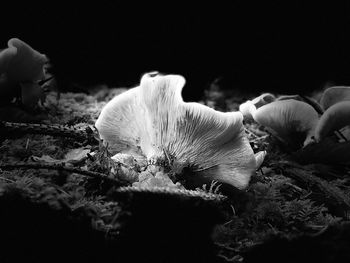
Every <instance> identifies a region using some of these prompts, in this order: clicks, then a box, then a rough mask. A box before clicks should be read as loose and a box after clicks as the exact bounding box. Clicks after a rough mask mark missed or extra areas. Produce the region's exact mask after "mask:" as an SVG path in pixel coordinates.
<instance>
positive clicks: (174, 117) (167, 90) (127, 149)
mask: <svg viewBox="0 0 350 263" xmlns="http://www.w3.org/2000/svg"><path fill="white" fill-rule="evenodd" d="M184 85H185V79H184V78H183V77H182V76H179V75H166V76H160V75H157V76H152V75H150V74H145V75H144V76H143V77H142V79H141V83H140V86H139V87H136V88H133V89H130V90H128V91H127V92H125V93H123V94H120V95H118V96H117V97H115V98H114V99H112V100H111V101H110V102H109V103H108V104H107V105H106V106H105V107H104V108H103V110H102V112H101V114H100V116H99V118H98V120H97V121H96V124H95V125H96V127H97V129H98V131H99V133H100V136H101V138H102V139H103V140H104V141H105V142H106V143H108V145H109V147H110V149H111V150H112V151H114V152H124V153H131V154H133V155H134V156H138V157H142V156H144V158H147V160H152V159H154V158H160V159H170V160H172V162H173V163H175V164H176V166H177V167H178V166H180V167H181V166H182V167H183V168H184V167H190V168H191V169H192V171H193V172H194V174H195V175H194V176H197V177H198V178H199V179H200V180H202V179H203V178H204V179H205V180H207V181H211V180H217V181H219V182H223V183H228V184H230V185H233V186H235V187H237V188H238V189H243V188H245V187H246V186H247V185H248V183H249V180H250V177H251V175H252V173H254V172H255V170H256V166H257V162H256V159H255V156H254V152H253V150H252V148H251V147H250V145H249V141H248V139H247V137H246V135H245V133H244V127H243V123H242V119H243V116H242V114H241V113H240V112H228V113H222V112H219V111H215V110H214V109H211V108H209V107H207V106H204V105H201V104H199V103H186V102H184V101H183V100H182V97H181V91H182V88H183V86H184ZM135 158H136V159H137V157H135Z"/></svg>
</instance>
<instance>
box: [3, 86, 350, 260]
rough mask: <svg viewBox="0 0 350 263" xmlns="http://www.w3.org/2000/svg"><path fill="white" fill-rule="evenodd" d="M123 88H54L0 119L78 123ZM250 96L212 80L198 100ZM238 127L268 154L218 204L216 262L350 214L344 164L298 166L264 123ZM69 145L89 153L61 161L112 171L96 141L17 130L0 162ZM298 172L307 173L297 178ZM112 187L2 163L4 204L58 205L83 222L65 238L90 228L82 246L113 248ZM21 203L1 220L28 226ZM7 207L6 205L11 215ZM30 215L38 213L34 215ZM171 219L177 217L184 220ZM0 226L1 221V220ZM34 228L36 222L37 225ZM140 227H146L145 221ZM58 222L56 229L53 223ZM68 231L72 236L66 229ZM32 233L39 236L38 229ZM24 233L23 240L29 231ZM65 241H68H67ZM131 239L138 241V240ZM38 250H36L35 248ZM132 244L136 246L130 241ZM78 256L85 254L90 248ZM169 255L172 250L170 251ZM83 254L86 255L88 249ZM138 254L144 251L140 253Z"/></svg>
mask: <svg viewBox="0 0 350 263" xmlns="http://www.w3.org/2000/svg"><path fill="white" fill-rule="evenodd" d="M124 90H125V89H106V88H101V89H96V91H95V92H93V91H92V92H91V93H90V94H82V93H64V94H61V98H60V100H59V103H57V101H56V96H55V94H53V93H52V94H50V95H49V96H48V97H47V101H46V106H45V107H44V108H41V109H40V110H39V112H40V114H37V115H33V114H32V113H31V114H29V113H27V112H26V111H22V110H19V109H16V107H12V108H11V111H8V109H9V108H8V107H3V108H2V109H0V111H2V114H1V116H6V118H5V117H2V118H3V119H5V120H7V121H13V122H28V120H29V122H37V123H38V122H40V123H46V124H63V125H72V126H74V127H77V128H81V127H86V126H87V125H93V124H94V122H95V120H96V118H97V117H98V114H99V112H100V110H101V109H102V107H103V106H104V105H105V103H106V102H107V101H108V100H110V99H111V98H112V97H113V96H115V95H116V94H119V93H120V92H122V91H124ZM251 97H253V95H252V96H249V95H247V94H239V93H234V92H224V91H221V90H220V89H219V88H218V87H214V88H213V89H212V90H209V91H207V92H206V95H205V97H204V98H203V100H202V101H201V103H204V104H206V105H208V106H210V107H213V108H216V109H218V110H223V111H228V110H237V109H238V105H239V103H241V102H243V101H245V100H246V99H249V98H251ZM6 112H11V113H10V114H8V113H6ZM245 127H246V131H247V136H248V137H249V140H250V142H251V145H252V147H253V149H254V150H255V151H259V150H267V151H268V154H267V157H266V159H265V161H264V163H263V165H262V167H261V168H260V169H259V170H258V171H257V174H256V175H255V176H254V177H253V178H252V181H251V184H250V186H249V188H248V190H247V191H246V192H242V193H238V194H234V195H232V196H230V198H229V201H228V203H226V204H225V207H224V208H222V210H223V211H222V212H223V214H224V215H225V219H224V220H221V224H219V225H217V226H216V227H215V229H214V232H213V233H212V239H213V241H214V242H215V244H216V245H217V248H218V249H217V250H216V256H217V259H218V261H219V260H221V261H222V262H225V261H226V262H241V261H242V260H243V259H244V254H245V253H249V249H251V248H254V247H255V246H256V245H257V244H261V243H264V242H266V241H267V240H269V239H270V238H271V237H274V236H283V237H288V238H293V237H298V236H300V235H304V234H314V233H317V232H319V231H322V230H324V229H325V228H326V227H327V226H329V225H330V224H338V223H340V222H347V221H348V220H349V211H350V206H349V204H350V194H349V193H350V180H349V178H350V177H349V173H350V172H349V169H348V167H338V166H337V167H336V166H329V165H325V164H318V165H314V164H310V165H299V164H297V163H295V162H293V161H292V160H291V159H290V157H289V152H288V149H287V150H286V149H285V148H284V147H283V146H281V145H280V143H279V142H278V141H277V140H276V139H275V138H273V137H271V136H270V135H269V134H268V133H267V132H266V131H265V130H264V129H263V127H259V126H258V125H257V124H256V123H254V122H246V123H245ZM74 149H78V153H79V151H80V152H81V151H83V150H88V151H89V153H90V155H89V157H88V158H80V159H79V160H74V161H72V160H68V161H70V162H69V166H71V167H76V168H81V169H85V170H86V169H87V170H91V171H97V172H104V173H106V172H107V173H108V172H111V169H112V168H113V167H111V165H110V163H109V159H108V158H109V156H108V154H106V153H104V152H103V150H104V149H103V147H101V146H100V145H98V143H96V144H86V143H82V142H78V141H76V140H74V139H72V138H65V137H58V136H49V135H31V134H20V135H16V136H7V137H3V138H2V141H1V146H0V158H1V163H16V162H27V161H33V158H34V160H35V158H40V157H42V158H44V159H41V160H40V159H39V162H40V161H43V160H44V161H45V160H47V159H45V158H47V156H49V157H52V158H53V159H55V160H62V159H63V158H64V157H65V156H66V154H67V153H68V152H70V151H71V150H74ZM45 156H46V157H45ZM37 161H38V160H37ZM66 161H67V160H66ZM300 178H307V179H308V180H306V181H305V180H299V179H300ZM315 178H317V179H315ZM314 179H315V180H314ZM322 187H323V188H322ZM113 189H114V188H113V185H110V184H109V183H107V182H101V181H100V180H98V179H91V178H88V177H87V176H85V175H82V174H78V173H70V172H67V171H58V170H47V169H11V170H6V169H3V170H1V172H0V195H1V197H0V199H1V201H2V202H4V204H6V200H9V203H8V204H11V202H13V204H14V205H18V204H17V203H16V202H14V201H13V200H12V199H11V198H9V196H21V197H23V198H24V200H27V201H26V202H28V204H29V203H30V204H34V206H35V204H38V206H41V205H44V206H47V207H49V208H47V207H45V209H48V210H47V211H46V210H45V209H44V210H40V211H41V212H40V216H42V217H43V218H46V216H48V215H47V214H46V213H50V212H49V210H50V209H52V210H54V211H65V212H64V213H63V214H62V213H61V214H60V218H61V217H62V220H70V222H73V223H72V224H73V225H74V224H76V222H78V225H79V224H80V223H79V222H84V224H82V225H84V228H82V229H81V231H80V232H79V231H77V232H76V233H75V232H74V231H73V232H74V233H73V232H69V231H68V232H67V231H66V232H64V233H65V234H67V235H68V236H66V238H67V240H69V239H70V238H71V237H72V236H74V235H81V233H82V232H84V231H93V232H94V231H95V232H94V235H92V236H93V238H92V236H91V235H90V236H89V238H90V239H91V240H93V241H91V240H90V239H89V238H88V239H87V240H90V241H91V243H90V245H86V246H85V248H86V249H91V250H94V247H93V246H92V244H93V245H95V246H101V242H102V243H104V242H107V241H108V242H110V243H108V246H107V247H108V249H110V248H111V246H112V245H111V244H113V246H116V248H114V247H113V249H111V250H113V251H118V247H117V246H118V244H119V245H120V243H118V233H119V231H121V230H122V229H123V216H125V214H127V213H128V211H126V210H125V209H124V208H123V206H121V205H120V202H119V201H118V200H117V199H111V198H109V196H108V195H109V194H110V192H111V191H112V192H113ZM324 190H326V192H325V191H324ZM14 193H15V194H14ZM11 200H12V201H11ZM16 200H17V199H16ZM26 204H27V203H25V204H24V205H23V204H22V206H21V205H18V208H17V207H14V208H12V209H14V210H16V209H23V207H25V213H24V212H23V213H21V211H16V212H13V211H12V210H11V209H10V210H9V209H8V208H5V206H4V208H3V209H2V210H3V212H5V213H9V216H10V219H9V221H6V222H7V223H8V224H9V226H8V227H12V228H16V227H18V229H21V227H20V226H18V225H17V226H16V225H15V224H13V223H9V222H16V224H22V225H26V226H27V227H28V228H31V227H33V225H32V224H33V222H31V221H30V220H29V219H28V222H26V220H27V216H28V217H29V218H32V216H33V215H30V214H31V213H36V212H37V211H38V207H36V208H32V211H31V210H30V209H29V208H30V206H29V205H28V204H27V205H26ZM0 210H1V208H0ZM9 211H12V212H11V213H12V214H11V213H10V212H9ZM43 211H44V212H43ZM50 211H51V210H50ZM208 211H209V210H208ZM208 213H209V212H208ZM159 215H161V212H159ZM15 216H21V217H23V218H21V220H19V221H18V220H17V219H15V218H14V219H13V221H11V217H15ZM202 216H203V221H205V220H207V219H206V215H205V214H203V215H202ZM209 217H210V215H208V218H209ZM48 218H50V217H48ZM82 218H83V219H82ZM165 218H166V217H165ZM56 219H57V218H56ZM35 220H40V219H39V217H37V218H36V219H35ZM48 220H49V219H48ZM58 221H59V220H58V219H57V222H58ZM214 221H215V220H214ZM55 222H56V221H55ZM57 222H56V223H57ZM178 223H179V224H184V222H178ZM72 224H71V223H69V224H66V225H67V228H68V225H69V229H70V228H71V227H72ZM172 224H176V222H169V225H167V224H166V222H165V225H167V227H168V229H169V233H173V232H172V231H170V229H172V228H174V225H172ZM66 225H64V226H66ZM1 227H2V228H4V229H5V228H6V226H4V225H2V226H1ZM35 227H37V228H40V225H36V226H35ZM144 227H145V228H147V225H146V226H144ZM152 227H154V226H152ZM52 228H56V226H55V224H54V223H52V224H49V225H48V226H47V228H45V229H46V230H47V231H51V230H50V229H52ZM57 228H58V229H59V227H58V226H57ZM63 229H64V227H63ZM176 229H177V228H176ZM203 231H204V230H203ZM205 231H206V230H205ZM205 231H204V232H205ZM15 232H16V231H15ZM38 232H40V231H39V230H38ZM53 232H54V231H53ZM35 233H36V231H29V230H28V231H27V232H24V233H23V235H35ZM101 233H102V235H100V234H101ZM145 233H148V232H145ZM70 234H71V235H72V236H69V235H70ZM95 234H96V235H95ZM16 235H17V236H16V238H17V239H15V238H14V239H13V240H21V233H16ZM164 235H166V233H164ZM10 236H11V235H10ZM39 237H41V238H44V237H42V236H40V235H39ZM45 238H47V236H45ZM134 238H135V236H134ZM23 240H26V242H30V241H29V239H28V237H27V238H24V239H23ZM106 240H107V241H106ZM115 240H117V241H116V243H113V242H114V241H115ZM124 240H125V239H124ZM76 242H80V241H76ZM160 242H161V241H160ZM193 242H196V241H193ZM68 243H69V244H70V245H74V244H73V243H72V242H68ZM130 243H131V244H132V242H130ZM135 244H138V245H140V243H139V242H135ZM13 245H14V246H16V245H17V244H13ZM193 246H195V244H193ZM24 247H25V246H24ZM38 249H39V250H40V247H38ZM46 249H47V248H46ZM70 249H71V248H70ZM95 249H97V248H96V247H95ZM133 249H135V251H137V250H138V248H137V247H134V248H133ZM154 249H155V251H150V253H158V252H157V249H156V248H154ZM172 249H173V251H174V253H177V252H176V251H177V249H178V248H177V247H174V248H172ZM101 251H104V252H105V253H109V252H106V251H107V250H106V249H105V250H101ZM108 251H110V250H108ZM169 251H171V250H169ZM247 251H248V252H247ZM38 253H40V252H38ZM57 253H60V252H57ZM115 253H118V252H115ZM78 254H79V253H78ZM84 255H85V256H86V255H89V253H87V254H86V253H85V254H84ZM30 256H33V255H31V254H30V255H28V258H30ZM94 256H96V255H94ZM96 257H97V258H98V260H100V259H101V258H103V257H102V256H101V257H98V256H96ZM169 257H172V256H171V255H169ZM0 258H1V256H0ZM14 258H16V257H14ZM83 258H84V256H81V258H80V257H79V256H77V259H78V260H79V259H83ZM86 258H88V259H90V260H92V259H93V257H89V256H86ZM145 258H148V257H146V256H145ZM5 259H6V260H8V261H11V256H9V255H7V257H6V256H5ZM29 261H30V260H29ZM48 261H50V259H48ZM198 261H200V260H199V259H198Z"/></svg>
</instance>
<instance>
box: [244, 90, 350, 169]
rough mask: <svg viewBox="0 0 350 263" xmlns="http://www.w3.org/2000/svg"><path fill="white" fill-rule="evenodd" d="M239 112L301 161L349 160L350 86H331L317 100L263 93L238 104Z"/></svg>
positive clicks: (334, 161)
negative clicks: (281, 143)
mask: <svg viewBox="0 0 350 263" xmlns="http://www.w3.org/2000/svg"><path fill="white" fill-rule="evenodd" d="M240 111H241V112H242V113H243V115H244V116H245V118H246V119H253V120H254V121H256V122H257V123H259V124H260V125H263V126H264V127H266V129H267V130H268V131H270V132H271V133H272V134H273V135H274V136H276V137H277V138H278V139H279V140H280V141H282V142H283V143H284V144H285V145H287V146H288V147H289V148H290V149H291V150H292V151H296V152H298V154H301V156H303V158H300V156H299V159H303V162H310V163H311V162H324V161H326V162H330V163H338V164H342V163H347V164H348V163H350V160H349V158H348V155H349V153H350V145H349V143H348V140H349V139H350V133H349V131H350V129H349V125H350V87H344V86H336V87H330V88H328V89H326V90H325V91H324V92H323V93H322V94H321V96H320V97H319V99H318V100H316V99H313V98H308V97H305V96H299V95H285V96H279V97H275V96H274V95H272V94H269V93H265V94H262V95H260V96H259V97H257V98H255V99H253V100H248V101H247V102H245V103H243V104H241V105H240ZM306 153H307V154H306ZM298 154H296V156H298Z"/></svg>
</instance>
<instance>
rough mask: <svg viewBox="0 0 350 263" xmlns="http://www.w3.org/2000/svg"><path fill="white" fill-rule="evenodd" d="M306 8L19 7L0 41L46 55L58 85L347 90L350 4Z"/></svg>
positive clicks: (254, 4)
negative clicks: (166, 81) (155, 82)
mask: <svg viewBox="0 0 350 263" xmlns="http://www.w3.org/2000/svg"><path fill="white" fill-rule="evenodd" d="M305 2H309V3H305ZM313 2H314V3H310V1H246V0H236V1H230V3H227V4H220V2H219V1H214V2H212V3H210V4H203V3H199V4H197V6H189V5H181V6H180V5H178V4H176V3H175V2H174V3H173V4H167V5H166V6H165V4H164V5H152V4H150V3H147V4H142V5H141V4H139V3H137V2H134V3H129V4H120V3H118V2H114V3H109V4H103V3H102V2H95V3H93V4H82V5H71V4H61V5H55V4H53V3H50V1H47V3H46V4H43V5H41V6H33V5H28V6H23V5H21V4H17V6H16V7H14V8H8V9H6V8H3V10H2V14H3V15H2V17H1V24H2V26H1V34H0V35H1V39H0V40H1V47H6V42H7V40H8V39H9V38H11V37H18V38H20V39H22V40H23V41H25V42H27V43H29V44H30V45H31V46H32V47H34V48H35V49H37V50H39V51H41V52H42V53H45V54H47V55H48V57H49V58H50V59H51V61H52V64H53V65H54V66H55V68H54V69H55V73H56V75H57V77H58V78H59V80H60V83H61V88H62V89H72V88H73V86H74V84H80V85H85V86H91V85H94V84H98V83H105V84H107V85H109V86H133V85H136V84H137V83H138V82H139V79H140V77H141V76H142V74H143V73H145V72H147V71H151V70H158V71H161V72H164V73H177V74H182V75H184V76H185V78H186V79H187V84H186V87H185V89H184V95H185V99H189V100H190V99H197V98H198V97H200V96H201V95H202V91H203V89H204V88H207V87H208V85H209V84H210V83H211V82H212V81H214V80H215V79H217V78H220V85H221V86H222V87H224V88H226V89H240V90H245V91H256V92H262V91H278V92H281V93H296V92H303V91H313V90H315V89H320V88H323V87H325V86H327V85H335V84H336V85H350V63H349V61H350V10H349V6H348V4H347V3H346V1H329V2H328V3H323V2H322V3H318V2H317V1H313Z"/></svg>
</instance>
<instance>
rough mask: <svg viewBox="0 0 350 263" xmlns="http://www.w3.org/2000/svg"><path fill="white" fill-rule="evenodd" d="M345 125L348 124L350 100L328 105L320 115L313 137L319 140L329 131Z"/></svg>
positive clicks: (349, 121)
mask: <svg viewBox="0 0 350 263" xmlns="http://www.w3.org/2000/svg"><path fill="white" fill-rule="evenodd" d="M347 125H350V102H348V101H342V102H338V103H336V104H334V105H332V106H330V107H329V108H328V109H327V110H326V111H325V112H324V114H323V115H322V116H321V118H320V120H319V122H318V124H317V127H316V129H315V139H316V141H320V140H322V139H323V138H325V137H326V136H327V135H329V133H331V132H333V131H336V130H339V129H340V128H343V127H345V126H347Z"/></svg>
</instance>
